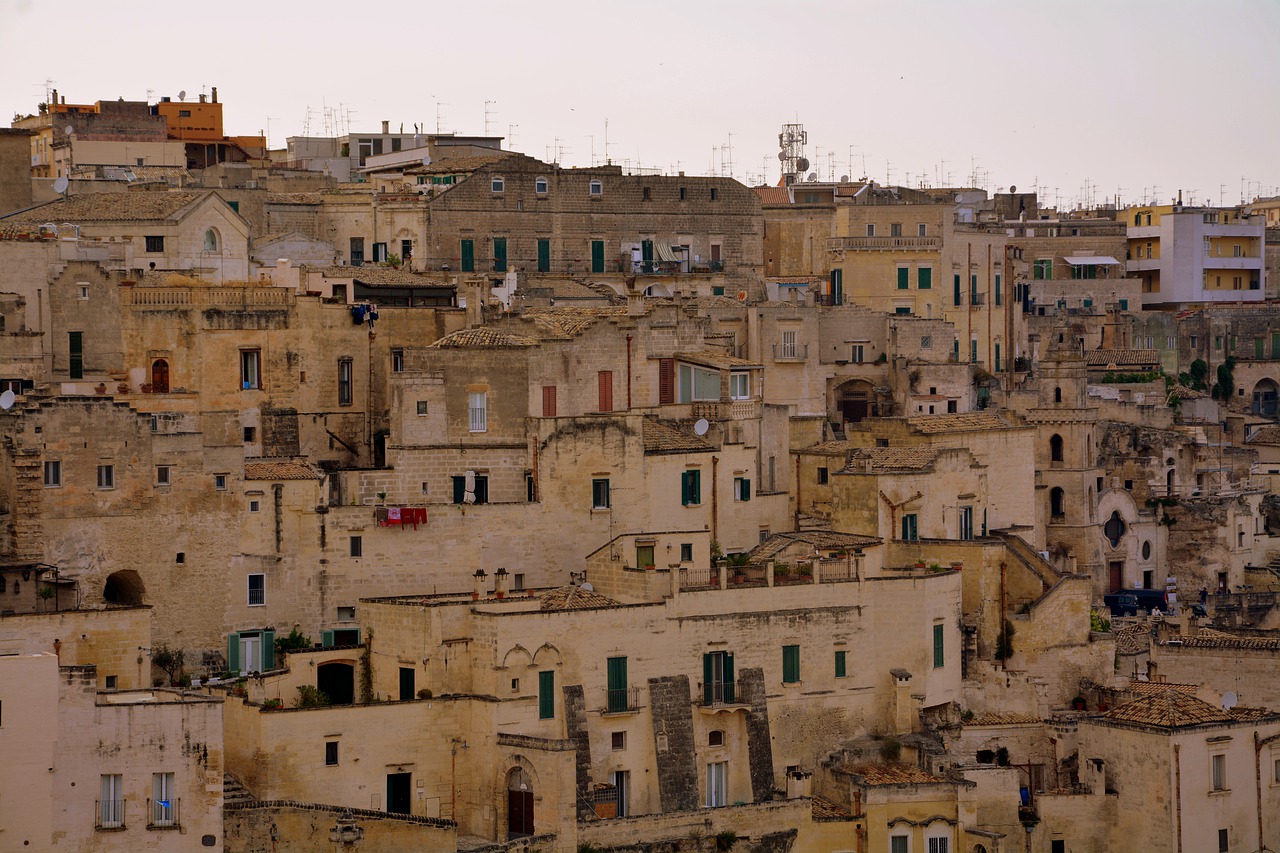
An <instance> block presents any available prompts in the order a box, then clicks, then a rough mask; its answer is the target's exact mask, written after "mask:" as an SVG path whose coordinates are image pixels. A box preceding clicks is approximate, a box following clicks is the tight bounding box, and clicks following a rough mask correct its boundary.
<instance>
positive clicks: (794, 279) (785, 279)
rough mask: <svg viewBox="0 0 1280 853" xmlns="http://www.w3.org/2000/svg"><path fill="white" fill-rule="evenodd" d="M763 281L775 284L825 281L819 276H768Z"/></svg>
mask: <svg viewBox="0 0 1280 853" xmlns="http://www.w3.org/2000/svg"><path fill="white" fill-rule="evenodd" d="M765 281H772V282H775V283H777V284H813V283H814V282H818V281H826V279H825V278H823V277H822V276H820V275H768V276H765Z"/></svg>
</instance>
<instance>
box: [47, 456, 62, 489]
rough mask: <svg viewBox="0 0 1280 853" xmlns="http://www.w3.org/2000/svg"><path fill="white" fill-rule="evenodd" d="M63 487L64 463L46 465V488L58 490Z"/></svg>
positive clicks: (48, 463)
mask: <svg viewBox="0 0 1280 853" xmlns="http://www.w3.org/2000/svg"><path fill="white" fill-rule="evenodd" d="M61 485H62V463H61V462H58V461H50V462H45V463H44V487H45V488H46V489H56V488H58V487H59V486H61Z"/></svg>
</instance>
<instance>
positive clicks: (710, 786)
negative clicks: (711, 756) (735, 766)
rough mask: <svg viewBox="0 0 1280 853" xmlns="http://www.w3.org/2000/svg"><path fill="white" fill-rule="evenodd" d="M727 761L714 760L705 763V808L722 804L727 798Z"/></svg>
mask: <svg viewBox="0 0 1280 853" xmlns="http://www.w3.org/2000/svg"><path fill="white" fill-rule="evenodd" d="M728 768H729V762H727V761H714V762H712V763H710V764H708V765H707V808H715V807H717V806H723V805H724V804H725V803H726V802H727V800H728V794H727V793H726V792H725V783H726V781H727V780H728V777H729V773H728Z"/></svg>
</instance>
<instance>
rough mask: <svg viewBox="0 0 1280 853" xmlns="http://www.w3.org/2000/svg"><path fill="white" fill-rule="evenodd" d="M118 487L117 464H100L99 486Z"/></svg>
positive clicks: (102, 487)
mask: <svg viewBox="0 0 1280 853" xmlns="http://www.w3.org/2000/svg"><path fill="white" fill-rule="evenodd" d="M115 487H116V466H114V465H99V466H98V488H99V489H114V488H115Z"/></svg>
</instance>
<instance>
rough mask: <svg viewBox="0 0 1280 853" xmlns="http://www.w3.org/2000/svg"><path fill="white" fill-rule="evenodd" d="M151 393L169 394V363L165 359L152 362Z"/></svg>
mask: <svg viewBox="0 0 1280 853" xmlns="http://www.w3.org/2000/svg"><path fill="white" fill-rule="evenodd" d="M151 393H153V394H168V393H169V362H167V361H165V360H164V359H163V358H157V359H156V360H155V361H153V362H151Z"/></svg>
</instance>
